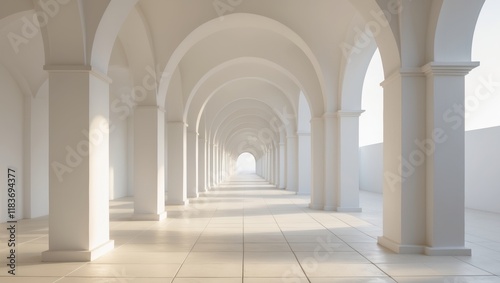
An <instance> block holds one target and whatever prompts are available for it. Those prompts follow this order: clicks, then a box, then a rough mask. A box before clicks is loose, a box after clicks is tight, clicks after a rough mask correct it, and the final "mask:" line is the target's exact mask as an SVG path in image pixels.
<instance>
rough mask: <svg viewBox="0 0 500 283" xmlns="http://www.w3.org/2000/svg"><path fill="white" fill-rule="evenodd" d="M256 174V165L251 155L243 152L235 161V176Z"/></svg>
mask: <svg viewBox="0 0 500 283" xmlns="http://www.w3.org/2000/svg"><path fill="white" fill-rule="evenodd" d="M256 172H257V163H256V161H255V157H254V156H253V154H251V153H249V152H244V153H242V154H240V156H238V159H237V160H236V174H237V175H250V174H255V173H256Z"/></svg>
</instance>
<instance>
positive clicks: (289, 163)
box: [286, 136, 299, 192]
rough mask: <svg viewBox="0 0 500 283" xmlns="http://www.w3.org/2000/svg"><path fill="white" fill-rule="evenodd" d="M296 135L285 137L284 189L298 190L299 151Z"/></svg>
mask: <svg viewBox="0 0 500 283" xmlns="http://www.w3.org/2000/svg"><path fill="white" fill-rule="evenodd" d="M297 147H298V137H297V136H287V137H286V190H287V191H292V192H297V190H298V178H297V176H298V170H299V163H298V161H299V151H298V148H297Z"/></svg>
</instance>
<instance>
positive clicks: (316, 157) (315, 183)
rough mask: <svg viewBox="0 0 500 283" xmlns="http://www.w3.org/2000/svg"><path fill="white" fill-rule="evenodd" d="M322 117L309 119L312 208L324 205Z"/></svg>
mask: <svg viewBox="0 0 500 283" xmlns="http://www.w3.org/2000/svg"><path fill="white" fill-rule="evenodd" d="M324 127H325V126H324V122H323V117H321V118H313V119H311V138H310V141H311V144H310V147H309V152H310V155H311V167H310V169H309V170H308V171H309V172H310V174H311V175H312V176H311V203H310V204H309V207H310V208H312V209H323V208H324V206H325V188H324V186H325V152H324V149H325V134H324V132H325V128H324Z"/></svg>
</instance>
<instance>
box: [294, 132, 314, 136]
mask: <svg viewBox="0 0 500 283" xmlns="http://www.w3.org/2000/svg"><path fill="white" fill-rule="evenodd" d="M297 136H298V137H309V136H311V132H297Z"/></svg>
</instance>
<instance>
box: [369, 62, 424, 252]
mask: <svg viewBox="0 0 500 283" xmlns="http://www.w3.org/2000/svg"><path fill="white" fill-rule="evenodd" d="M382 86H383V87H384V192H383V195H384V196H383V198H384V212H383V223H384V224H383V236H382V237H380V238H379V240H378V242H379V244H381V245H382V246H385V247H387V248H389V249H391V250H393V251H395V252H398V253H422V252H423V251H424V245H425V215H426V212H425V178H426V174H425V164H424V162H425V160H419V158H420V157H421V156H420V155H419V154H418V152H419V148H418V146H417V145H416V144H415V141H418V140H422V139H425V119H426V118H425V115H426V108H425V95H424V94H425V77H424V76H423V74H422V73H421V72H418V71H406V72H403V71H402V72H401V73H400V72H399V71H398V72H397V73H395V74H393V75H391V76H389V77H388V78H386V80H385V81H384V82H383V83H382ZM410 160H413V161H414V162H417V163H416V164H415V165H417V166H414V165H411V164H410V162H412V161H410Z"/></svg>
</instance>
